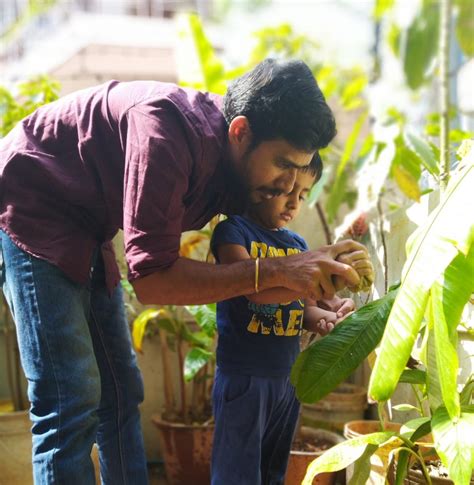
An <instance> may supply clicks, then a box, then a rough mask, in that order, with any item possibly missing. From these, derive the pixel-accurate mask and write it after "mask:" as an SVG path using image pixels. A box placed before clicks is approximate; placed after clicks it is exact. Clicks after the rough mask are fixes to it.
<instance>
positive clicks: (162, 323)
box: [132, 308, 176, 352]
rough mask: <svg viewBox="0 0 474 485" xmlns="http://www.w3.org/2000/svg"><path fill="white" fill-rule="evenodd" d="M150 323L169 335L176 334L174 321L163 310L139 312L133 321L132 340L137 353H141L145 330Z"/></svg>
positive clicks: (152, 309) (149, 309) (150, 309)
mask: <svg viewBox="0 0 474 485" xmlns="http://www.w3.org/2000/svg"><path fill="white" fill-rule="evenodd" d="M150 323H153V324H156V325H157V326H158V327H160V328H163V329H164V330H166V331H167V332H169V333H170V334H175V333H176V326H175V322H174V319H173V318H172V316H171V314H170V313H169V312H168V311H167V310H165V309H163V308H160V309H159V310H157V309H154V308H148V309H146V310H144V311H143V312H141V313H140V315H138V317H137V318H136V319H135V320H134V321H133V329H132V340H133V345H134V347H135V349H136V350H137V351H138V352H142V351H143V350H142V346H143V338H144V337H145V332H146V329H147V327H148V325H149V324H150Z"/></svg>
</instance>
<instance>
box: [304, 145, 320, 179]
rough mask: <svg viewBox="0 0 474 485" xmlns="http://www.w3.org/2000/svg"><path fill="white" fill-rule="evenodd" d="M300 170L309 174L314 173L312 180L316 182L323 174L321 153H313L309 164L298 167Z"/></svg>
mask: <svg viewBox="0 0 474 485" xmlns="http://www.w3.org/2000/svg"><path fill="white" fill-rule="evenodd" d="M300 170H301V171H302V172H309V173H310V174H312V175H314V182H315V183H316V182H317V181H318V180H319V179H320V178H321V175H322V174H323V161H322V160H321V155H319V152H316V153H315V154H314V156H313V158H312V159H311V162H309V165H307V166H306V167H304V168H300Z"/></svg>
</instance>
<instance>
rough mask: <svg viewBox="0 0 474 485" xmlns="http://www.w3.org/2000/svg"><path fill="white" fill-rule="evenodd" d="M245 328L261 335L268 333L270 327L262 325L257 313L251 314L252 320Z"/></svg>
mask: <svg viewBox="0 0 474 485" xmlns="http://www.w3.org/2000/svg"><path fill="white" fill-rule="evenodd" d="M247 330H248V331H249V332H252V333H261V334H262V335H269V334H270V330H271V328H270V327H266V326H265V325H263V323H262V321H261V320H260V319H259V318H258V317H257V315H255V314H254V315H253V316H252V320H250V323H249V324H248V326H247Z"/></svg>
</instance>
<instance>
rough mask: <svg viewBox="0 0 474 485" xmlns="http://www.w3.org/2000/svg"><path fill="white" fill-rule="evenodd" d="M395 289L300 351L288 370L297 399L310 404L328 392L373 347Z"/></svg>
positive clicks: (383, 324)
mask: <svg viewBox="0 0 474 485" xmlns="http://www.w3.org/2000/svg"><path fill="white" fill-rule="evenodd" d="M396 292H397V290H393V291H391V292H389V293H387V295H385V296H384V297H382V298H380V299H379V300H376V301H373V302H371V303H369V304H367V305H365V306H364V307H362V308H361V309H359V310H358V311H357V312H355V313H353V314H352V315H350V316H349V317H347V318H346V319H345V320H343V321H342V322H341V323H340V324H339V325H337V326H336V327H335V328H334V330H333V331H332V332H330V333H329V334H328V335H326V336H325V337H324V338H322V339H321V340H319V341H317V342H315V343H314V344H313V345H311V346H310V347H308V348H307V349H306V350H304V351H303V352H301V354H300V355H299V356H298V358H297V359H296V362H295V364H294V365H293V368H292V371H291V382H292V383H293V385H294V386H295V388H296V395H297V396H298V399H299V400H300V401H301V402H307V403H313V402H316V401H318V400H320V399H321V398H323V397H324V396H326V395H327V394H329V393H330V392H331V391H333V390H334V389H335V388H336V387H337V386H338V385H339V384H340V383H341V382H342V381H344V379H346V378H347V377H348V376H349V375H350V374H351V373H352V372H353V371H354V370H355V369H356V368H357V367H358V366H359V365H360V364H361V363H362V362H363V361H364V359H365V358H366V357H367V356H368V355H369V354H370V352H372V351H373V350H374V349H375V347H376V346H377V344H378V343H379V341H380V339H381V338H382V334H383V331H384V328H385V323H386V321H387V318H388V315H389V313H390V309H391V308H392V305H393V302H394V299H395V295H396Z"/></svg>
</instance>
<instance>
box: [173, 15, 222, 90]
mask: <svg viewBox="0 0 474 485" xmlns="http://www.w3.org/2000/svg"><path fill="white" fill-rule="evenodd" d="M178 37H179V39H180V43H181V48H182V49H185V50H186V56H183V57H182V59H183V60H182V61H181V60H180V61H179V62H178V73H179V77H180V82H181V84H183V85H186V86H192V87H194V88H197V89H203V90H206V91H210V92H213V93H217V94H224V93H225V92H226V89H227V83H226V76H225V71H224V65H223V63H222V62H221V61H220V59H218V57H217V55H216V53H215V51H214V48H213V47H212V45H211V43H210V41H209V40H208V38H207V37H206V34H205V32H204V29H203V27H202V24H201V20H200V19H199V17H198V15H196V14H185V15H182V16H181V17H180V19H179V30H178Z"/></svg>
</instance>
